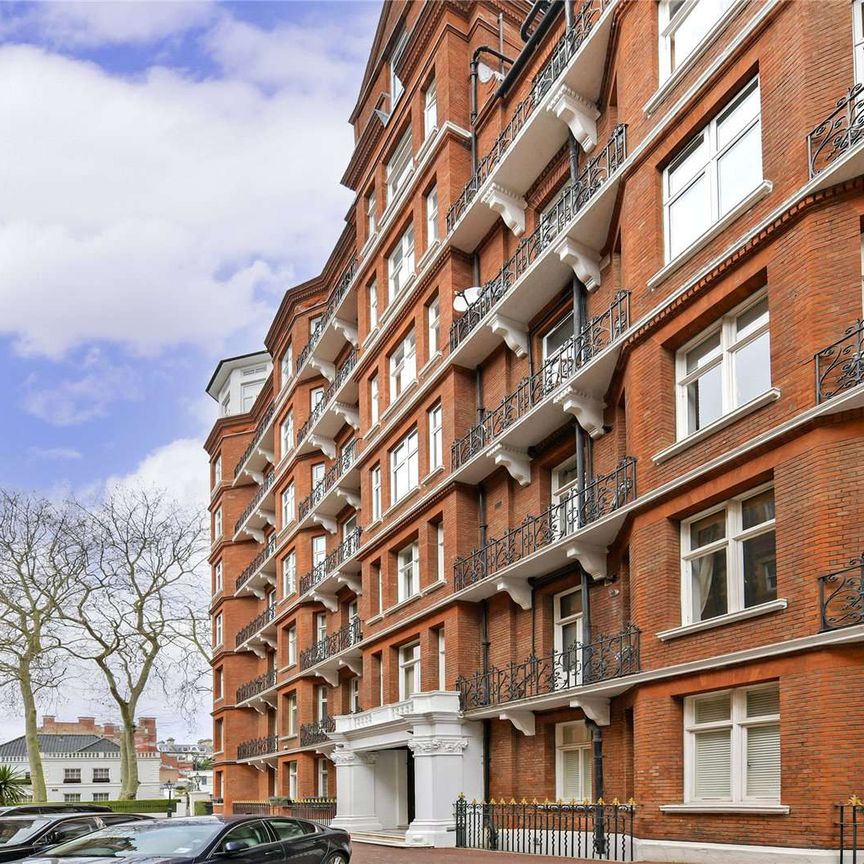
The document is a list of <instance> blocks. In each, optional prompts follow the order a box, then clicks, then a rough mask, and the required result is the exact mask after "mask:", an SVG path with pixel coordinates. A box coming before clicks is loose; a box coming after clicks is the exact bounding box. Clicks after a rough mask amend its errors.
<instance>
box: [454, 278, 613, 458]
mask: <svg viewBox="0 0 864 864" xmlns="http://www.w3.org/2000/svg"><path fill="white" fill-rule="evenodd" d="M629 299H630V292H629V291H619V292H618V293H617V294H616V295H615V299H614V300H613V301H612V305H611V306H610V307H609V308H608V309H607V310H606V311H605V312H603V313H601V314H600V315H598V316H597V317H596V318H592V319H591V320H590V321H589V322H588V323H587V324H586V325H585V327H584V328H583V329H582V332H581V333H579V334H578V335H576V336H572V337H571V338H570V339H568V340H567V342H565V343H564V345H563V346H562V347H561V348H560V349H559V350H558V351H556V352H555V353H554V354H553V355H552V356H551V357H549V358H548V359H547V360H546V361H545V362H544V363H543V365H542V366H541V367H540V368H539V369H538V370H537V371H536V372H535V373H534V374H533V375H530V376H528V377H527V378H524V379H523V380H522V382H521V383H520V384H519V386H518V387H517V388H516V389H515V390H514V391H513V392H512V393H510V394H509V395H507V396H505V397H504V399H503V400H502V402H501V404H500V405H499V406H498V407H497V408H495V409H494V410H492V411H490V412H489V413H488V414H486V415H485V416H484V417H483V420H482V422H480V423H478V424H477V425H475V426H472V427H471V429H469V430H468V433H467V434H466V435H464V436H463V437H462V438H460V439H459V440H458V441H454V442H453V444H452V445H451V447H450V453H451V460H452V465H453V468H454V470H455V469H456V468H459V467H460V466H461V465H464V464H465V463H466V462H468V461H469V460H470V459H472V458H473V457H474V456H476V455H477V454H478V453H480V452H481V451H482V450H484V449H485V448H486V447H487V446H488V445H489V444H491V443H492V442H493V441H494V440H495V439H496V438H497V437H498V436H499V435H501V433H502V432H505V431H506V430H507V429H509V428H510V427H511V426H512V425H513V424H514V423H516V421H517V420H519V419H521V418H522V417H524V416H525V415H526V414H527V413H528V412H529V411H531V409H532V408H534V407H536V406H537V405H539V404H540V403H541V402H542V401H543V400H544V399H546V398H547V397H549V396H550V395H551V394H552V393H554V392H555V391H556V390H557V389H558V388H559V387H560V386H561V385H562V384H564V383H565V382H567V381H568V380H569V379H570V378H572V377H573V375H574V374H575V373H576V371H577V370H578V369H580V368H581V367H582V366H584V365H585V364H586V363H588V362H589V361H590V360H591V359H592V358H593V357H596V356H597V354H599V353H600V352H601V351H602V350H603V349H604V348H605V347H606V346H607V345H611V344H612V343H613V342H614V341H615V340H616V339H617V338H618V337H619V336H621V334H622V333H624V332H625V331H626V329H627V326H628V320H629V310H630V303H629Z"/></svg>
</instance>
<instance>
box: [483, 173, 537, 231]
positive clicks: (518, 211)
mask: <svg viewBox="0 0 864 864" xmlns="http://www.w3.org/2000/svg"><path fill="white" fill-rule="evenodd" d="M480 200H481V202H482V203H483V204H485V205H486V206H487V207H488V208H489V209H490V210H492V211H494V212H495V213H498V214H499V215H500V216H501V218H502V219H503V220H504V224H505V225H506V226H507V227H508V228H509V229H510V230H511V231H512V232H513V234H514V235H515V236H516V237H520V236H521V235H522V234H524V233H525V207H526V206H527V204H526V202H525V199H524V198H523V197H522V196H521V195H517V194H516V193H515V192H512V191H511V190H509V189H505V188H504V187H503V186H501V185H500V184H498V183H493V184H492V185H491V186H490V187H489V188H488V189H487V190H486V191H485V192H484V193H483V197H482V198H481V199H480Z"/></svg>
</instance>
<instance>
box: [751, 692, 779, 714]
mask: <svg viewBox="0 0 864 864" xmlns="http://www.w3.org/2000/svg"><path fill="white" fill-rule="evenodd" d="M779 713H780V688H779V687H768V688H764V689H761V690H750V691H749V692H748V693H747V716H748V717H766V716H770V715H773V714H779Z"/></svg>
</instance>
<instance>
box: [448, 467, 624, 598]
mask: <svg viewBox="0 0 864 864" xmlns="http://www.w3.org/2000/svg"><path fill="white" fill-rule="evenodd" d="M635 498H636V459H635V458H633V457H632V456H628V457H627V458H626V459H624V460H623V461H622V462H621V464H620V465H619V466H618V467H617V468H616V469H615V470H614V471H611V472H610V473H608V474H603V475H602V476H600V477H597V478H595V479H594V480H592V481H591V482H590V483H589V484H588V485H587V486H585V488H584V489H583V490H581V491H579V490H576V491H573V492H571V493H570V494H569V495H567V496H566V497H565V498H563V499H562V500H561V501H559V502H558V503H557V504H552V505H550V506H549V507H547V508H546V509H545V510H544V511H543V512H542V513H541V514H540V515H539V516H530V515H529V516H526V517H525V520H524V521H523V522H522V524H521V525H518V526H517V527H515V528H511V529H510V530H509V531H508V532H507V533H506V534H504V535H503V536H501V537H499V538H497V539H493V540H490V541H489V542H488V543H487V544H486V545H485V546H483V547H482V548H481V549H476V550H474V551H473V552H471V553H470V554H469V555H466V556H465V557H464V558H457V559H456V561H455V562H454V565H453V587H454V590H456V591H460V590H461V589H463V588H467V587H469V586H470V585H475V584H476V583H478V582H482V581H483V580H484V579H487V578H488V577H489V576H492V575H493V574H495V573H497V572H498V571H499V570H503V569H504V568H505V567H508V566H509V565H511V564H515V563H516V562H517V561H521V560H522V559H523V558H526V557H528V556H529V555H531V554H533V553H534V552H537V551H538V550H540V549H543V548H545V547H546V546H551V545H552V544H553V543H555V542H557V541H558V540H562V539H564V538H565V537H568V536H570V535H571V534H573V533H575V532H576V531H578V530H579V529H580V528H584V527H585V526H586V525H588V524H590V523H591V522H595V521H596V520H597V519H600V518H601V517H603V516H606V515H608V514H609V513H612V512H614V511H615V510H618V509H619V508H620V507H623V506H624V505H625V504H628V503H630V502H631V501H633V500H635Z"/></svg>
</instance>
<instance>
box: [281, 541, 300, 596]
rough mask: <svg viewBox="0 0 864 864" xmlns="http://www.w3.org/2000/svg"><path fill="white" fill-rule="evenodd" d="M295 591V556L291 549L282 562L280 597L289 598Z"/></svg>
mask: <svg viewBox="0 0 864 864" xmlns="http://www.w3.org/2000/svg"><path fill="white" fill-rule="evenodd" d="M296 590H297V555H296V554H295V553H294V550H293V549H292V550H291V551H290V552H289V553H288V554H287V555H286V556H285V558H284V559H283V560H282V596H283V597H290V596H291V595H292V594H293V593H294V592H295V591H296Z"/></svg>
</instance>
